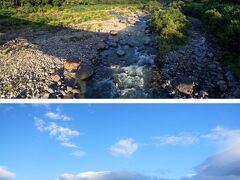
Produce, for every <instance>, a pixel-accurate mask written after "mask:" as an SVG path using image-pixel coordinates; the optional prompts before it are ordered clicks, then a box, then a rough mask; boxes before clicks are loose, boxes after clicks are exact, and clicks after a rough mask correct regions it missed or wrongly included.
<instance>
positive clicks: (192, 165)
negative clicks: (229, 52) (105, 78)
mask: <svg viewBox="0 0 240 180" xmlns="http://www.w3.org/2000/svg"><path fill="white" fill-rule="evenodd" d="M239 108H240V105H238V104H235V105H231V104H225V105H223V104H52V105H41V104H38V105H31V104H20V105H14V104H5V105H0V142H1V145H0V180H6V179H14V180H33V179H34V180H55V179H58V180H83V179H84V180H103V179H111V178H112V179H117V178H119V179H126V180H128V179H129V180H130V179H131V180H132V179H136V180H137V179H139V180H140V179H142V180H149V179H154V180H155V179H156V180H160V179H204V178H205V179H206V177H207V178H209V179H210V178H212V179H213V180H214V178H215V179H221V178H223V179H228V178H229V180H231V179H239V178H240V174H239V173H238V172H234V169H236V168H240V153H237V152H236V151H237V149H239V147H240V121H239V117H240V111H239ZM222 157H224V158H222ZM219 163H223V164H224V165H223V166H221V168H223V169H220V167H219V166H218V165H219ZM216 164H218V165H216ZM229 169H230V170H231V173H230V174H229V172H230V171H229ZM232 169H233V170H232ZM219 170H220V171H221V173H220V174H219ZM225 171H226V172H225Z"/></svg>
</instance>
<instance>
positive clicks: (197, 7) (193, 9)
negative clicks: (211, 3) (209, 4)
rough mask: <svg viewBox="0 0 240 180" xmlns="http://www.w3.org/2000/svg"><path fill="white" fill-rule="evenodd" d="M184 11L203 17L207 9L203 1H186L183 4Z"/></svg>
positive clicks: (190, 14)
mask: <svg viewBox="0 0 240 180" xmlns="http://www.w3.org/2000/svg"><path fill="white" fill-rule="evenodd" d="M183 11H184V13H185V14H187V15H189V16H194V17H197V18H201V17H202V15H203V14H204V12H205V9H204V6H203V4H202V3H188V4H187V3H186V4H185V5H184V6H183Z"/></svg>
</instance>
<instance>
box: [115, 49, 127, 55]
mask: <svg viewBox="0 0 240 180" xmlns="http://www.w3.org/2000/svg"><path fill="white" fill-rule="evenodd" d="M125 54H126V53H125V52H124V51H123V50H121V49H119V50H117V55H118V56H124V55H125Z"/></svg>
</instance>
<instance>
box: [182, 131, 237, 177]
mask: <svg viewBox="0 0 240 180" xmlns="http://www.w3.org/2000/svg"><path fill="white" fill-rule="evenodd" d="M202 137H203V138H206V139H208V140H210V141H214V142H215V143H217V144H218V145H219V151H218V153H216V154H215V155H213V156H211V157H209V158H207V159H206V160H205V161H204V162H203V163H202V164H200V165H198V166H197V167H196V168H195V174H193V175H191V176H190V177H184V178H183V179H184V180H239V179H240V130H231V129H226V128H223V127H216V128H214V129H212V130H211V132H210V133H209V134H206V135H203V136H202Z"/></svg>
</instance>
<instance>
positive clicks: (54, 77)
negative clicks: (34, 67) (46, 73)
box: [50, 74, 61, 82]
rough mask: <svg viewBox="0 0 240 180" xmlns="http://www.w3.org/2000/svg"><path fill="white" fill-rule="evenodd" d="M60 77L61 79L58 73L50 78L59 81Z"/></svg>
mask: <svg viewBox="0 0 240 180" xmlns="http://www.w3.org/2000/svg"><path fill="white" fill-rule="evenodd" d="M60 79H61V77H60V76H59V75H57V74H55V75H51V76H50V80H51V81H53V82H59V81H60Z"/></svg>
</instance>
